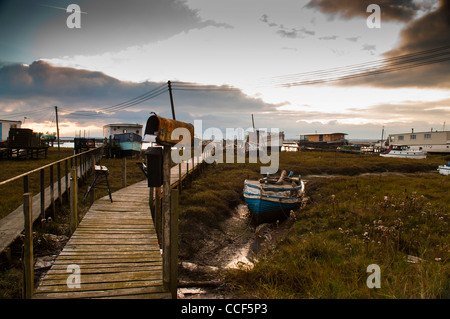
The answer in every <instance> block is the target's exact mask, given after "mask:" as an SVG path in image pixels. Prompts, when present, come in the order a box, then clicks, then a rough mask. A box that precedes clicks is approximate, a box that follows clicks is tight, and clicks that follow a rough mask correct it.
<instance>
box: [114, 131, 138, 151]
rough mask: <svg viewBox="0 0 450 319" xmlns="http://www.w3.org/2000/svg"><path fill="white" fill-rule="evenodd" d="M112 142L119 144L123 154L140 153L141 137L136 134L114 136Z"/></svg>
mask: <svg viewBox="0 0 450 319" xmlns="http://www.w3.org/2000/svg"><path fill="white" fill-rule="evenodd" d="M113 140H114V141H115V142H116V143H118V144H119V147H120V150H121V152H122V153H123V154H127V153H133V152H140V151H141V144H142V136H140V135H138V134H136V133H123V134H115V135H114V137H113Z"/></svg>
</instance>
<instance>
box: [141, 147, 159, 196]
mask: <svg viewBox="0 0 450 319" xmlns="http://www.w3.org/2000/svg"><path fill="white" fill-rule="evenodd" d="M145 156H146V157H147V180H148V187H161V185H162V184H163V149H162V147H148V148H147V150H146V151H145Z"/></svg>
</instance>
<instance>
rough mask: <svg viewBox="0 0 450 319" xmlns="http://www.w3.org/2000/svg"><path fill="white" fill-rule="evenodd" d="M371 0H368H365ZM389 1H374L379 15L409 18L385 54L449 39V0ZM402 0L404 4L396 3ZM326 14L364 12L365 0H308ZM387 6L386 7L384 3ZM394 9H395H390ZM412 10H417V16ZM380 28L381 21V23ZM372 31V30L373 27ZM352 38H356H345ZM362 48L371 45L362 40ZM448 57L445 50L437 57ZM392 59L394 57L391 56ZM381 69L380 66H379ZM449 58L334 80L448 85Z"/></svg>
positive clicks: (411, 50) (429, 46)
mask: <svg viewBox="0 0 450 319" xmlns="http://www.w3.org/2000/svg"><path fill="white" fill-rule="evenodd" d="M368 2H371V1H368ZM389 2H390V3H391V5H388V4H387V3H385V2H383V1H379V2H377V3H378V4H380V6H381V17H382V21H383V19H386V20H395V19H396V20H399V21H405V22H406V21H409V22H408V23H407V24H406V25H405V27H404V28H403V30H402V31H401V33H400V41H399V43H398V45H397V46H396V48H394V49H392V50H389V51H387V52H385V53H384V54H383V55H384V57H385V58H387V59H389V58H393V57H398V56H402V55H406V54H412V53H418V52H422V51H425V50H430V49H435V48H439V47H443V46H447V45H448V44H449V43H450V0H440V1H439V6H436V5H435V4H436V1H421V2H417V1H415V2H413V1H407V2H404V1H393V2H392V1H389ZM402 3H404V4H405V6H404V7H399V6H400V4H402ZM308 5H309V6H311V7H317V8H319V9H320V10H322V11H323V12H326V13H328V14H340V15H342V16H343V17H344V18H347V19H349V18H351V17H356V16H363V15H367V14H366V13H365V10H363V7H364V6H366V5H367V3H366V1H329V0H313V1H311V2H310V3H309V4H308ZM386 6H387V7H386ZM394 9H395V10H394ZM414 12H416V13H417V12H420V13H421V14H420V17H419V18H416V19H414V17H415V16H416V15H415V14H414ZM381 28H383V24H382V26H381ZM375 32H376V30H375ZM348 40H349V41H356V40H357V39H356V38H352V39H350V38H349V39H348ZM362 50H367V51H369V52H373V51H374V50H376V47H375V46H374V45H368V44H364V45H363V47H362ZM445 57H446V58H449V57H450V52H449V50H447V51H446V54H445V55H444V56H441V57H440V58H445ZM387 61H388V63H387V64H386V65H385V66H384V68H385V69H388V68H392V67H395V65H394V64H392V62H390V61H389V60H387ZM394 62H395V60H394ZM381 70H382V69H381ZM449 73H450V61H442V62H439V63H436V64H429V65H422V66H418V67H415V68H408V69H404V70H399V71H396V72H389V73H383V74H378V75H371V76H365V77H357V78H356V79H352V80H344V81H338V82H334V83H335V84H336V85H340V86H372V87H383V88H399V87H415V88H443V89H448V88H449V87H450V77H449V76H448V74H449Z"/></svg>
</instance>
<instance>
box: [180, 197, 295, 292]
mask: <svg viewBox="0 0 450 319" xmlns="http://www.w3.org/2000/svg"><path fill="white" fill-rule="evenodd" d="M250 214H251V213H250V211H249V210H248V207H247V206H246V205H245V204H240V205H238V206H237V207H236V208H235V210H234V211H233V213H232V215H231V217H230V218H228V219H226V220H225V221H223V222H221V223H220V225H219V227H218V230H215V232H217V234H215V235H216V236H212V238H216V239H215V240H206V241H205V243H204V246H203V247H202V248H201V250H200V251H199V252H198V253H197V254H196V258H194V259H193V260H189V261H183V260H180V264H179V274H178V278H179V283H180V285H179V288H178V298H179V299H227V298H236V297H238V296H235V295H234V294H233V292H232V291H231V290H230V289H229V288H228V287H226V285H225V284H224V283H223V282H222V281H221V277H222V273H223V272H224V271H226V270H229V269H233V268H234V269H237V268H251V267H253V265H254V263H255V262H256V260H257V258H258V257H260V256H262V255H263V254H264V253H265V252H266V251H267V250H268V249H269V248H270V247H272V246H273V245H275V244H276V242H277V239H278V238H280V237H281V235H282V234H284V233H285V232H286V230H287V229H289V227H290V225H292V223H293V218H291V217H290V218H287V219H285V220H283V221H281V222H276V223H271V224H260V225H255V224H254V223H253V222H252V220H251V217H250Z"/></svg>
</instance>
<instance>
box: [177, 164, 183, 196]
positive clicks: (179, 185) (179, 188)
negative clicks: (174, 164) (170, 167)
mask: <svg viewBox="0 0 450 319" xmlns="http://www.w3.org/2000/svg"><path fill="white" fill-rule="evenodd" d="M181 163H183V161H181V162H180V164H178V193H179V194H180V195H181V187H182V186H181Z"/></svg>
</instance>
